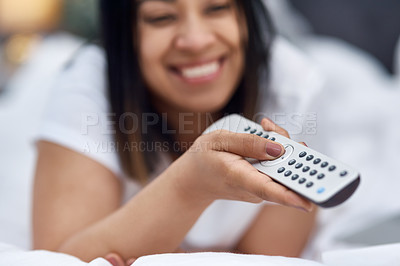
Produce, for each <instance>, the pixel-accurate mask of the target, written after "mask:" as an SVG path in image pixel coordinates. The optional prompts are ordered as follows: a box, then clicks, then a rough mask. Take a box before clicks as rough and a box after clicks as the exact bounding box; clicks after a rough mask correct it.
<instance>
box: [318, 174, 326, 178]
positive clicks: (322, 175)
mask: <svg viewBox="0 0 400 266" xmlns="http://www.w3.org/2000/svg"><path fill="white" fill-rule="evenodd" d="M324 177H325V175H324V174H319V175H318V176H317V178H318V179H323V178H324Z"/></svg>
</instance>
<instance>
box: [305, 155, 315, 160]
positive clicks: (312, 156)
mask: <svg viewBox="0 0 400 266" xmlns="http://www.w3.org/2000/svg"><path fill="white" fill-rule="evenodd" d="M312 159H314V155H308V156H307V158H306V160H307V161H311V160H312Z"/></svg>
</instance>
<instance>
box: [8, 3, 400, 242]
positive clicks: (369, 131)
mask: <svg viewBox="0 0 400 266" xmlns="http://www.w3.org/2000/svg"><path fill="white" fill-rule="evenodd" d="M110 1H112V0H110ZM249 1H251V0H249ZM263 1H265V3H266V4H267V5H268V7H269V8H270V11H271V15H272V17H273V20H274V23H275V25H276V27H277V30H278V32H279V34H280V35H281V36H282V37H284V38H285V39H286V40H288V41H289V42H290V43H291V45H293V47H294V48H293V49H295V50H296V53H301V54H302V56H301V57H299V58H302V59H304V60H307V64H306V65H307V66H308V65H312V67H313V68H315V69H317V70H318V71H317V72H318V73H323V76H324V80H325V81H326V83H325V84H326V85H322V84H321V86H324V88H323V89H322V88H321V90H322V91H324V93H322V94H321V95H322V98H321V99H322V100H321V101H319V102H320V103H321V104H323V103H325V106H324V109H323V110H322V111H321V110H319V111H318V115H319V117H321V119H320V120H319V121H318V126H319V132H321V134H322V136H324V137H323V138H321V139H323V140H322V141H321V142H320V143H315V145H314V146H313V147H317V148H318V149H319V150H320V151H322V152H325V153H327V154H329V155H331V156H333V157H336V158H341V160H342V161H346V162H347V163H348V164H351V165H354V166H355V167H358V168H359V169H360V170H361V171H363V172H366V173H367V175H366V176H367V177H368V173H370V175H371V176H380V175H382V173H381V172H380V171H381V170H382V169H384V170H385V171H386V172H385V173H387V177H388V178H389V177H392V178H396V179H397V182H399V180H400V178H399V176H396V175H393V174H392V173H397V172H398V171H397V168H395V167H396V165H397V163H391V162H393V160H394V159H396V158H397V159H398V158H400V154H399V151H398V149H397V147H399V146H400V143H399V138H398V136H400V130H399V126H398V122H395V121H398V114H399V108H398V107H396V106H397V105H398V103H397V101H398V99H399V98H398V96H399V95H398V93H397V94H396V95H393V94H392V92H394V91H397V92H398V91H399V90H400V71H399V70H400V69H399V64H400V45H399V36H400V15H399V14H400V1H399V0H379V1H376V0H335V1H322V0H263ZM97 4H98V3H97V0H0V242H6V243H10V244H14V245H17V246H19V247H22V248H29V247H30V206H31V186H32V177H33V175H34V165H35V159H36V152H35V146H34V141H35V132H36V131H37V130H38V128H40V118H41V116H42V114H43V112H44V109H45V106H46V102H47V100H48V97H49V95H50V94H51V88H53V87H54V86H56V79H57V76H58V75H59V74H60V73H61V72H62V70H63V68H64V66H65V65H66V64H67V63H68V62H69V61H70V60H71V59H72V58H73V57H74V56H76V54H77V52H78V51H79V49H80V47H82V46H83V45H85V44H86V43H87V42H88V41H91V40H97V39H98V36H99V30H98V26H97V25H98V15H97ZM396 46H398V48H396ZM396 51H397V56H396ZM396 58H397V59H396ZM396 62H397V63H396ZM295 63H296V62H294V61H291V60H290V59H289V60H288V61H287V62H286V64H287V65H295ZM313 73H314V72H313ZM298 76H300V77H301V74H298ZM283 77H284V79H286V75H284V76H283ZM282 82H285V80H282ZM360 99H362V100H360ZM327 101H328V102H327ZM338 106H340V110H338ZM371 110H373V111H374V112H373V113H371V112H370V111H371ZM367 118H368V119H367ZM389 126H392V127H390V128H389ZM395 126H397V127H395ZM342 128H343V129H342ZM360 136H361V137H360ZM311 137H312V138H311V139H310V142H311V143H312V142H313V141H314V139H318V138H317V136H311ZM327 139H329V142H327V141H325V140H327ZM346 141H347V142H346ZM307 143H309V142H308V141H307ZM345 143H346V144H345ZM344 145H347V146H346V149H342V148H341V147H344ZM376 150H379V151H380V153H381V154H385V155H387V156H386V157H383V158H377V157H378V156H373V155H374V152H375V151H376ZM372 158H374V161H373V163H371V159H372ZM387 158H390V160H386V159H387ZM389 163H391V164H389ZM376 165H379V168H377V167H376ZM385 177H386V175H385ZM371 180H372V178H371ZM363 182H364V184H368V178H366V179H364V180H363ZM385 184H387V183H385V182H377V183H370V186H369V188H373V189H374V191H370V190H369V188H368V186H364V187H363V188H366V189H364V194H362V193H359V195H362V196H360V197H359V201H358V202H364V203H368V205H367V206H365V208H360V205H357V204H354V208H351V207H350V205H346V206H347V207H348V208H350V209H351V213H353V214H360V213H362V212H363V211H365V213H368V214H370V209H373V208H374V206H375V207H376V209H380V210H381V211H382V212H383V211H384V210H386V209H387V208H388V207H387V206H388V204H386V202H383V200H382V201H379V200H377V199H376V197H375V198H373V200H372V198H371V197H369V195H371V193H372V194H374V193H375V194H376V193H381V194H382V195H383V194H387V195H391V193H389V192H388V188H386V187H383V186H384V185H385ZM391 184H394V183H391ZM399 185H400V184H399ZM397 187H398V186H397ZM391 188H392V189H396V186H395V185H393V186H392V187H391ZM389 190H390V188H389ZM361 192H362V190H361ZM397 194H398V193H397ZM397 194H396V195H397ZM353 202H356V201H353ZM396 202H398V200H397V201H396ZM364 205H365V204H364ZM346 206H344V207H343V208H346ZM381 206H384V207H381ZM379 207H381V208H379ZM395 207H396V208H397V207H398V206H395ZM395 207H393V208H395ZM368 208H369V209H368ZM339 212H340V215H339V216H340V217H344V215H343V213H345V210H344V209H340V211H339ZM329 215H330V216H329ZM332 215H333V216H335V215H336V216H335V217H339V216H338V215H337V214H336V213H330V214H327V216H324V217H325V218H324V217H323V218H322V219H325V220H329V219H330V218H329V217H332ZM358 218H359V217H357V219H356V221H357V222H359V221H360V219H358ZM338 220H339V221H340V219H336V221H338ZM343 223H344V222H343ZM344 224H350V223H344ZM351 224H357V223H351ZM327 234H328V235H332V233H327ZM321 235H323V234H321ZM321 241H322V240H321ZM321 241H320V242H319V243H318V242H317V243H318V245H317V246H319V248H320V249H323V248H325V247H327V246H328V243H327V242H321Z"/></svg>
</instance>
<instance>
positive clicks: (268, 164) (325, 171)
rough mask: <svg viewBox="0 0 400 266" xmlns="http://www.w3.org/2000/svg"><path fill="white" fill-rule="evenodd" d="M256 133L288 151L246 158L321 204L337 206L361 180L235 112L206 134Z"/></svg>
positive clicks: (334, 162)
mask: <svg viewBox="0 0 400 266" xmlns="http://www.w3.org/2000/svg"><path fill="white" fill-rule="evenodd" d="M221 129H224V130H229V131H232V132H237V133H248V134H255V135H258V136H260V137H262V138H266V139H269V140H272V141H276V142H279V143H281V144H282V145H283V147H284V148H285V153H284V154H283V155H282V156H281V157H279V158H278V159H275V160H273V161H258V160H255V159H251V158H246V159H247V160H248V161H249V162H250V163H252V165H253V166H254V167H255V168H256V169H257V170H258V171H260V172H262V173H264V174H266V175H268V176H269V177H271V178H272V179H273V180H275V181H276V182H278V183H280V184H282V185H284V186H285V187H287V188H289V189H291V190H292V191H294V192H296V193H298V194H299V195H301V196H303V197H305V198H307V199H309V200H310V201H312V202H314V203H315V204H317V205H319V206H321V207H325V208H328V207H334V206H337V205H339V204H341V203H343V202H344V201H345V200H347V199H348V198H349V197H350V196H351V195H352V194H353V193H354V191H355V190H356V189H357V187H358V185H359V183H360V174H359V173H358V172H357V171H356V170H354V169H353V168H351V167H350V166H348V165H345V164H343V163H341V162H339V161H337V160H334V159H332V158H330V157H328V156H326V155H323V154H321V153H319V152H317V151H315V150H313V149H311V148H309V147H306V146H304V145H301V144H300V143H297V142H295V141H293V140H291V139H288V138H286V137H284V136H282V135H279V134H278V133H276V132H269V131H264V130H263V128H262V127H261V125H259V124H257V123H255V122H253V121H250V120H248V119H246V118H244V117H242V116H240V115H237V114H232V115H229V116H226V117H224V118H222V119H220V120H218V121H217V122H216V123H214V124H212V125H211V126H210V127H209V128H208V129H207V130H206V131H205V132H204V133H203V134H207V133H210V132H213V131H215V130H221Z"/></svg>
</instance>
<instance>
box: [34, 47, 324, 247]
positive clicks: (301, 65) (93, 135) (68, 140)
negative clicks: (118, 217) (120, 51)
mask: <svg viewBox="0 0 400 266" xmlns="http://www.w3.org/2000/svg"><path fill="white" fill-rule="evenodd" d="M287 62H290V64H288V63H287ZM105 64H106V62H105V57H104V54H103V51H102V50H101V49H100V48H99V47H96V46H93V45H90V46H87V47H85V48H83V49H82V51H81V52H80V54H79V56H78V57H76V59H75V60H74V62H73V63H72V64H71V65H70V66H69V68H68V69H66V70H65V72H64V73H63V74H62V75H61V77H60V78H59V82H58V84H57V86H56V87H55V88H54V91H53V95H52V97H51V100H50V102H49V104H48V107H47V112H46V116H45V117H44V121H43V127H42V129H41V131H40V132H39V135H38V139H45V140H47V141H51V142H54V143H57V144H60V145H63V146H65V147H67V148H69V149H72V150H74V151H76V152H79V153H82V154H84V155H86V156H88V157H90V158H92V159H93V160H95V161H97V162H99V163H101V164H102V165H104V166H105V167H107V168H108V169H110V170H111V171H112V172H114V173H115V175H116V176H118V177H120V178H121V180H123V182H124V184H125V195H124V198H125V201H126V200H128V199H129V198H131V197H133V196H134V195H135V193H137V192H138V191H139V190H140V185H139V184H138V183H136V182H134V181H132V180H130V179H129V180H128V179H127V178H126V177H124V175H123V173H122V170H121V167H120V164H119V161H118V155H117V152H116V149H115V147H114V146H113V135H112V133H113V132H112V131H113V129H112V125H111V124H110V123H108V122H107V118H109V117H110V114H109V113H110V105H109V102H108V98H107V90H106V71H105ZM272 65H273V67H272V73H271V83H272V93H271V95H272V97H270V98H269V99H268V100H266V101H264V103H265V105H264V108H263V113H264V116H268V117H270V118H272V119H273V120H275V121H277V122H278V123H279V120H280V121H282V122H284V124H282V123H280V124H282V126H284V127H285V128H287V129H288V131H289V133H292V135H293V137H294V138H295V139H301V138H302V136H303V135H304V134H307V132H306V131H307V130H306V129H305V128H303V127H302V126H301V125H303V122H304V120H307V119H308V116H307V115H305V112H306V111H307V106H308V105H309V103H310V100H311V99H312V97H313V95H314V94H315V92H316V91H318V90H319V88H320V87H321V85H322V78H321V76H320V75H319V73H318V72H317V71H316V70H315V69H314V68H313V67H312V66H311V64H310V63H309V62H308V61H307V60H306V59H305V57H303V56H302V55H301V54H300V53H299V51H297V50H296V48H294V47H292V46H291V45H290V44H288V43H287V42H285V41H283V40H281V39H278V40H277V41H276V43H275V45H274V50H273V60H272ZM287 76H291V79H287V78H286V77H287ZM267 107H268V108H267ZM257 117H261V116H257ZM287 121H292V123H288V122H287ZM168 165H169V162H168V160H166V159H164V160H163V162H162V163H160V165H159V167H157V170H156V171H155V176H157V175H158V174H159V173H160V172H161V171H163V170H164V169H165V168H166V167H168ZM261 206H262V205H261V204H258V205H256V204H250V203H244V202H234V201H225V200H220V201H216V202H214V203H213V204H212V205H211V206H210V207H209V208H208V209H207V210H206V211H205V212H204V213H203V214H202V215H201V217H200V218H199V220H198V222H197V223H196V224H195V225H194V227H193V228H192V229H191V231H190V232H189V233H188V235H187V237H186V239H185V243H184V248H186V249H188V250H197V249H204V248H231V247H233V246H234V245H235V244H236V243H237V241H238V240H239V239H240V237H241V236H242V234H243V233H244V232H245V230H246V229H247V227H248V226H249V224H250V223H251V222H252V221H253V219H254V217H255V216H256V215H257V213H258V211H259V209H260V208H261Z"/></svg>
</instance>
